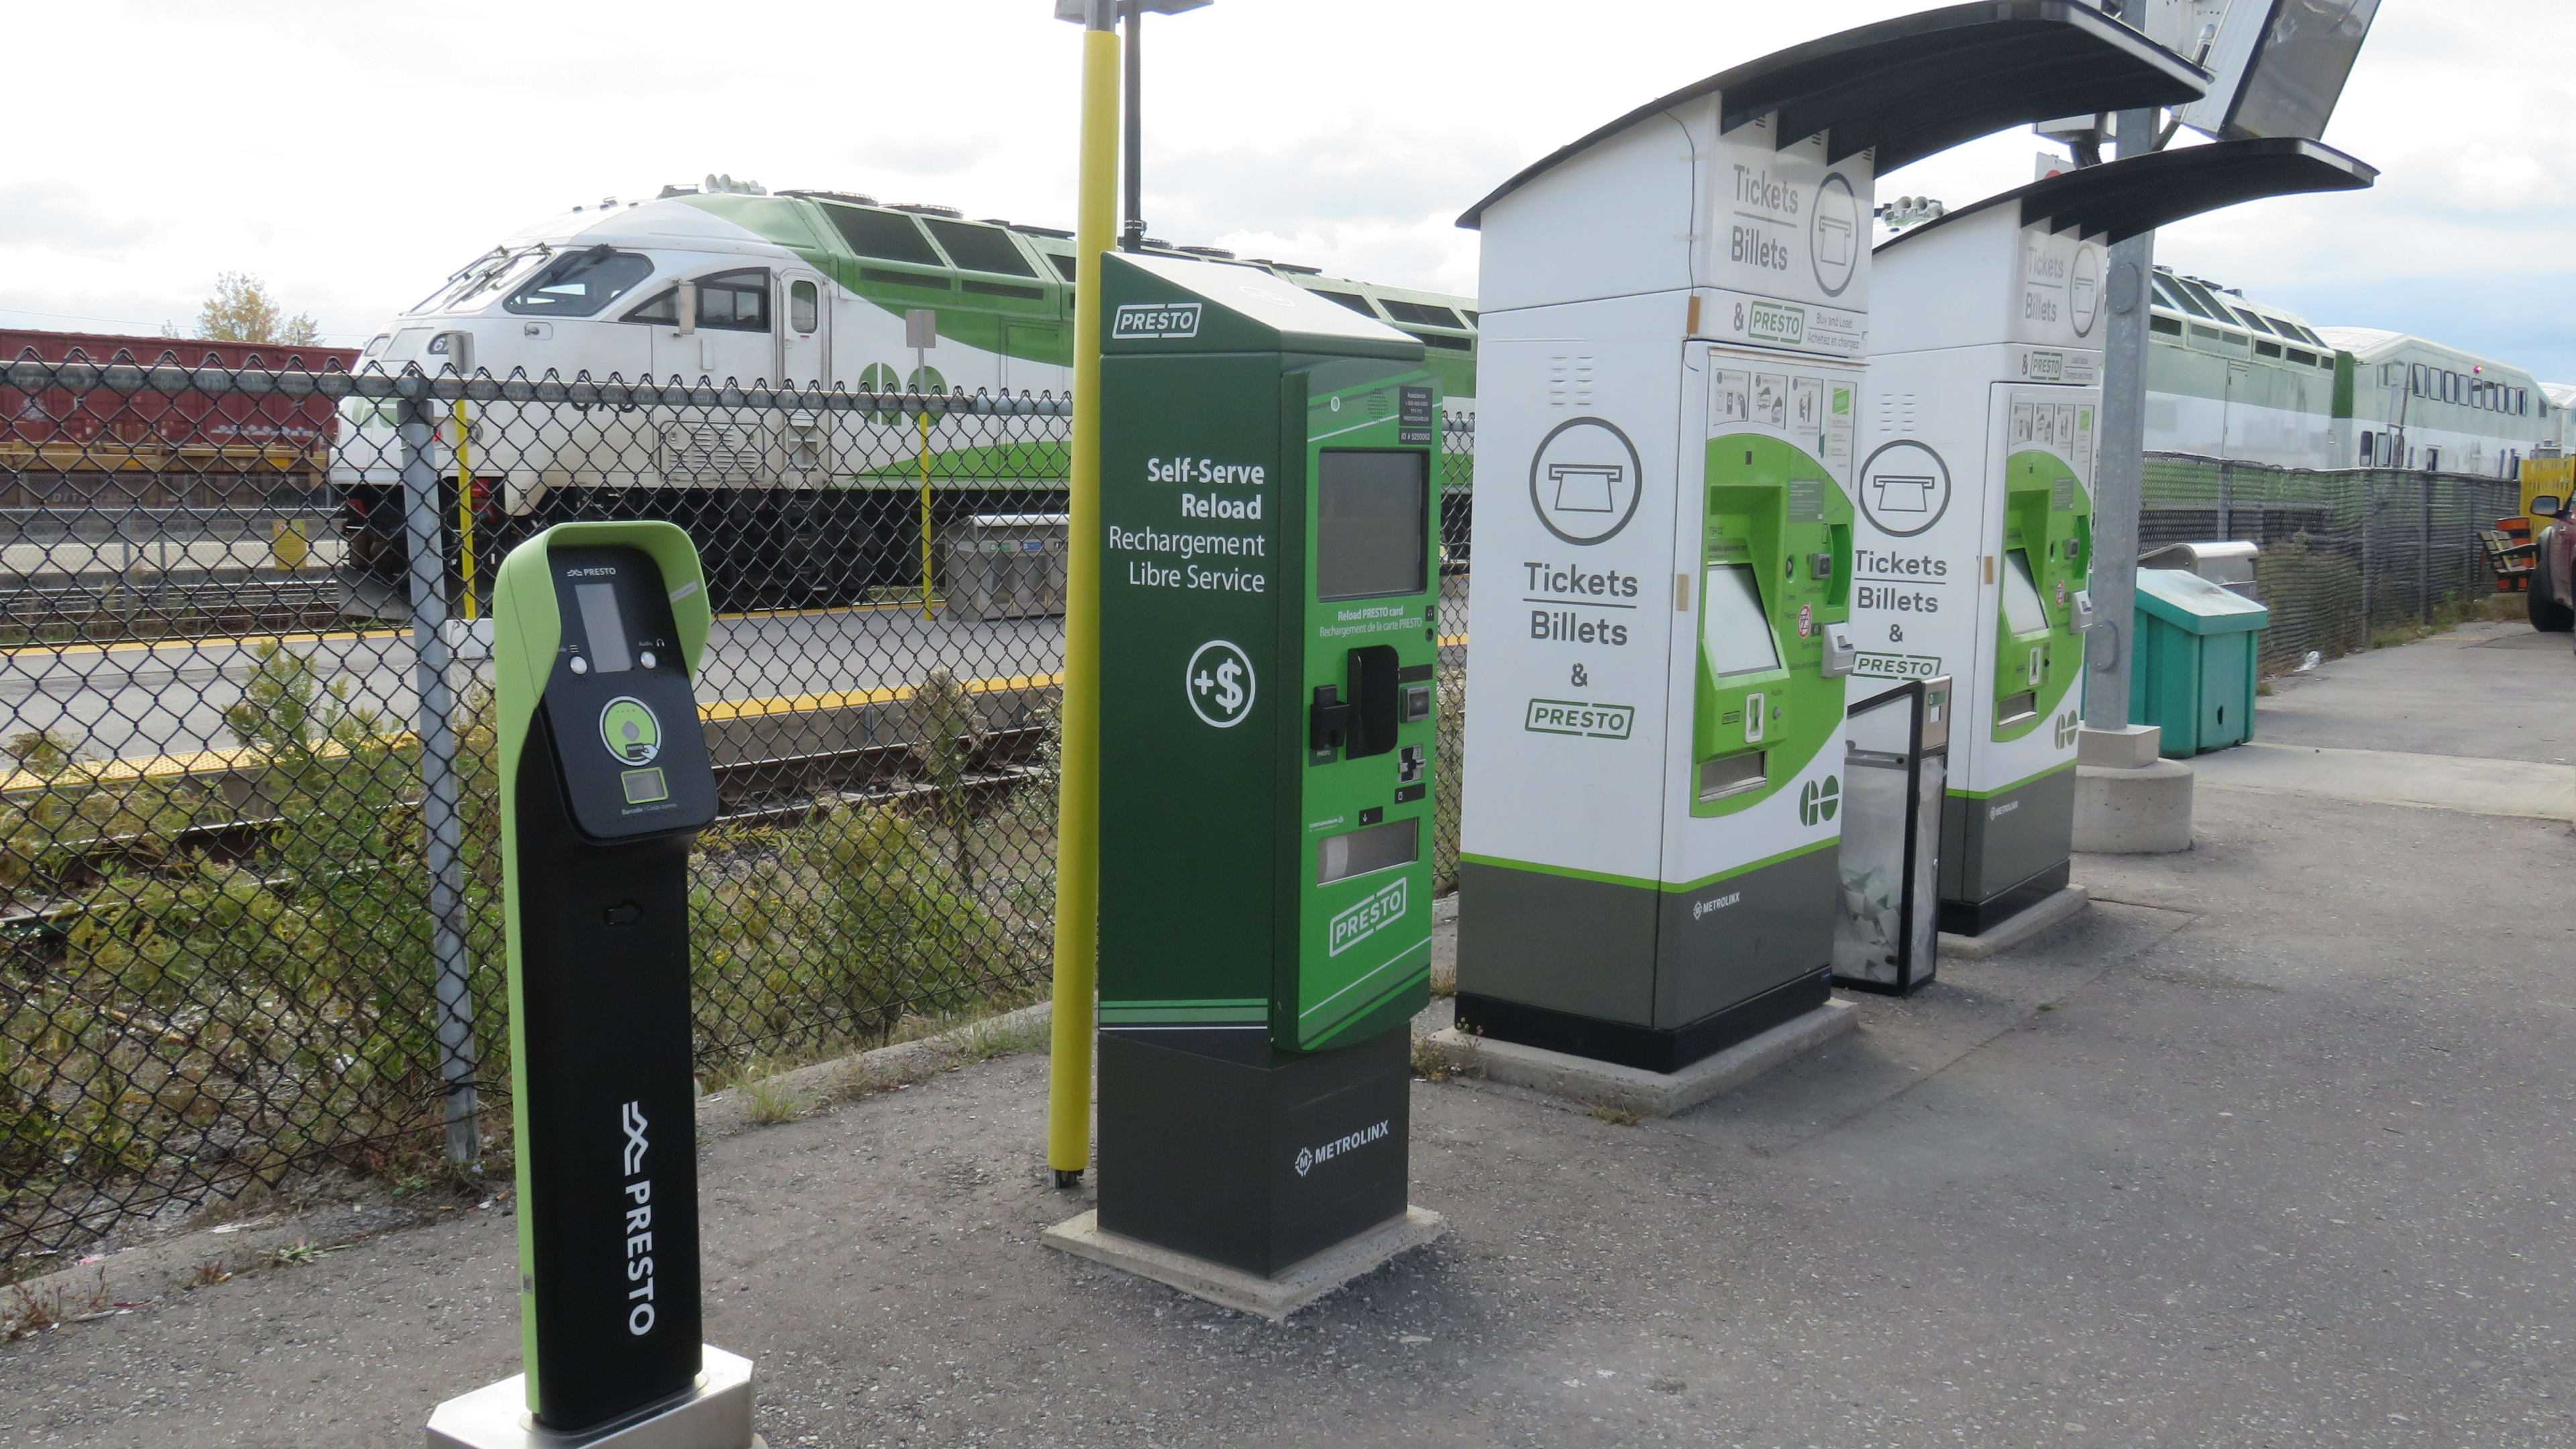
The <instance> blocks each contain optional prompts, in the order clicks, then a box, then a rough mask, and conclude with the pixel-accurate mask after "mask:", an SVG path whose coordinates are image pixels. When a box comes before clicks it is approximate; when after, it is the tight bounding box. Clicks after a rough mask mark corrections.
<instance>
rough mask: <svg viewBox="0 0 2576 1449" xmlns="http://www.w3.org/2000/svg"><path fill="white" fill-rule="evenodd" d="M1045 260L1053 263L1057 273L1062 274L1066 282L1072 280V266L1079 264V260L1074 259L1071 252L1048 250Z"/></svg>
mask: <svg viewBox="0 0 2576 1449" xmlns="http://www.w3.org/2000/svg"><path fill="white" fill-rule="evenodd" d="M1047 260H1048V261H1050V262H1053V263H1055V269H1056V272H1057V274H1058V275H1060V276H1062V277H1063V278H1064V279H1065V280H1066V281H1068V282H1070V281H1072V280H1073V272H1074V268H1075V267H1077V266H1079V265H1081V264H1080V263H1079V262H1077V261H1075V260H1074V256H1073V253H1071V252H1049V253H1047Z"/></svg>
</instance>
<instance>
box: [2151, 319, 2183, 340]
mask: <svg viewBox="0 0 2576 1449" xmlns="http://www.w3.org/2000/svg"><path fill="white" fill-rule="evenodd" d="M2147 325H2148V326H2149V327H2152V328H2154V329H2155V330H2156V331H2158V332H2161V333H2163V334H2164V335H2165V336H2167V337H2180V336H2181V335H2182V319H2181V318H2179V317H2158V316H2155V315H2153V314H2150V315H2149V316H2148V318H2147Z"/></svg>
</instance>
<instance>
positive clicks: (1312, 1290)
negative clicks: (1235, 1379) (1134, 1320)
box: [1046, 1207, 1449, 1323]
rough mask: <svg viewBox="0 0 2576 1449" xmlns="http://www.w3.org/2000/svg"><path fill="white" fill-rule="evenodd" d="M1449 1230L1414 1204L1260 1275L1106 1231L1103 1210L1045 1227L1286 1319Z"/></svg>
mask: <svg viewBox="0 0 2576 1449" xmlns="http://www.w3.org/2000/svg"><path fill="white" fill-rule="evenodd" d="M1448 1230H1449V1224H1448V1220H1447V1219H1445V1218H1443V1217H1441V1216H1440V1214H1438V1213H1435V1212H1432V1211H1431V1210H1430V1209H1428V1208H1418V1207H1408V1208H1406V1209H1405V1210H1404V1215H1403V1216H1402V1217H1399V1218H1392V1219H1389V1220H1388V1221H1387V1222H1385V1223H1384V1224H1381V1225H1380V1226H1378V1227H1374V1228H1371V1229H1370V1230H1368V1231H1367V1232H1365V1233H1362V1234H1360V1235H1359V1236H1358V1237H1356V1238H1352V1239H1350V1240H1349V1241H1347V1242H1344V1243H1339V1244H1336V1245H1334V1246H1333V1247H1330V1248H1326V1249H1325V1250H1324V1251H1322V1252H1320V1253H1317V1254H1316V1255H1315V1256H1313V1257H1311V1258H1308V1259H1307V1260H1305V1261H1304V1262H1302V1263H1298V1264H1296V1265H1295V1266H1293V1267H1291V1268H1289V1269H1288V1270H1287V1271H1286V1272H1284V1273H1281V1274H1280V1275H1279V1276H1278V1277H1276V1278H1262V1277H1256V1276H1255V1275H1253V1274H1250V1273H1246V1272H1244V1271H1242V1270H1241V1269H1239V1268H1229V1267H1226V1266H1225V1265H1224V1264H1222V1263H1211V1262H1209V1261H1208V1260H1207V1259H1205V1258H1195V1257H1192V1256H1190V1255H1189V1254H1187V1253H1176V1252H1173V1251H1172V1250H1171V1249H1169V1248H1158V1247H1155V1246H1154V1245H1153V1244H1151V1243H1140V1242H1138V1241H1137V1240H1135V1239H1134V1238H1126V1237H1120V1236H1119V1235H1118V1234H1116V1233H1104V1232H1102V1231H1101V1230H1100V1222H1099V1214H1097V1213H1084V1214H1083V1215H1082V1216H1080V1217H1077V1218H1072V1219H1069V1220H1067V1221H1065V1222H1061V1223H1058V1224H1056V1225H1055V1226H1054V1227H1051V1228H1049V1229H1047V1230H1046V1244H1047V1246H1048V1247H1050V1248H1054V1249H1057V1250H1058V1251H1060V1252H1066V1253H1071V1254H1073V1255H1074V1256H1075V1257H1077V1258H1089V1259H1090V1260H1091V1261H1093V1262H1095V1263H1106V1264H1108V1265H1109V1266H1110V1267H1112V1268H1119V1269H1123V1270H1125V1271H1127V1272H1130V1273H1133V1274H1135V1275H1136V1276H1137V1277H1139V1278H1151V1279H1153V1280H1154V1281H1155V1282H1157V1283H1161V1284H1164V1285H1166V1286H1169V1287H1173V1288H1178V1289H1179V1290H1181V1291H1182V1292H1184V1293H1187V1294H1188V1295H1190V1296H1191V1297H1193V1298H1203V1299H1206V1300H1207V1301H1208V1302H1210V1303H1214V1304H1216V1305H1217V1306H1219V1307H1221V1308H1231V1309H1233V1310H1235V1311H1236V1312H1238V1313H1249V1314H1252V1315H1253V1316H1254V1317H1256V1318H1266V1319H1268V1320H1270V1321H1271V1322H1273V1323H1284V1322H1286V1321H1287V1319H1288V1315H1289V1314H1292V1313H1294V1312H1296V1311H1297V1310H1298V1309H1300V1308H1303V1307H1305V1306H1306V1305H1307V1304H1309V1303H1312V1302H1314V1301H1315V1300H1316V1299H1318V1298H1321V1297H1323V1296H1324V1295H1325V1294H1327V1293H1330V1292H1332V1291H1333V1290H1334V1289H1336V1288H1339V1287H1341V1286H1342V1285H1343V1284H1345V1283H1348V1282H1350V1281H1351V1280H1352V1279H1354V1278H1358V1277H1360V1276H1362V1275H1364V1274H1367V1273H1370V1272H1374V1271H1375V1270H1376V1269H1378V1268H1379V1267H1381V1266H1383V1265H1384V1264H1386V1263H1387V1262H1388V1261H1389V1260H1391V1259H1393V1258H1394V1257H1396V1256H1397V1255H1398V1254H1400V1253H1407V1252H1411V1251H1412V1250H1413V1249H1415V1248H1419V1247H1421V1246H1423V1245H1424V1244H1426V1243H1429V1242H1431V1241H1432V1240H1433V1239H1435V1238H1438V1237H1439V1236H1440V1235H1441V1234H1442V1233H1445V1232H1447V1231H1448Z"/></svg>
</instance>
